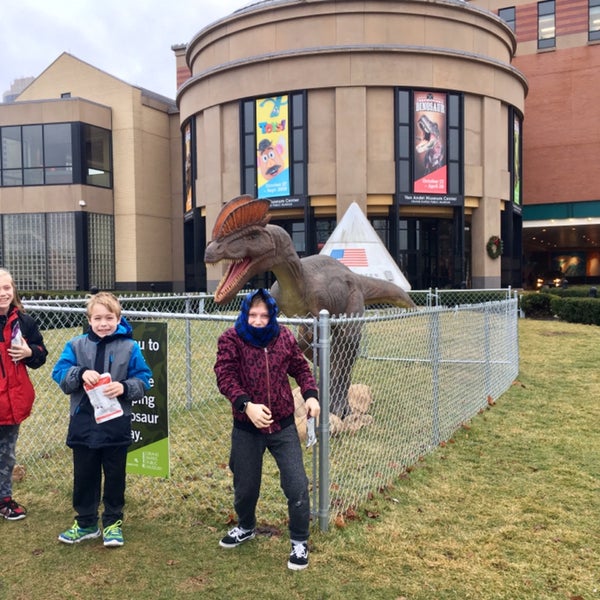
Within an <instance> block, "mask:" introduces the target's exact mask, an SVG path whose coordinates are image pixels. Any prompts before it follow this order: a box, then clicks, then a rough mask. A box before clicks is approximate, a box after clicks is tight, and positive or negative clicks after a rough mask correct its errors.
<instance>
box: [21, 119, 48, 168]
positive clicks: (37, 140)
mask: <svg viewBox="0 0 600 600" xmlns="http://www.w3.org/2000/svg"><path fill="white" fill-rule="evenodd" d="M23 166H24V167H25V168H27V167H43V166H44V154H43V147H42V126H41V125H25V126H23Z"/></svg>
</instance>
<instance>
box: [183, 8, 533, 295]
mask: <svg viewBox="0 0 600 600" xmlns="http://www.w3.org/2000/svg"><path fill="white" fill-rule="evenodd" d="M515 52H516V39H515V36H514V33H513V31H512V29H511V28H510V26H509V25H508V24H507V23H506V22H505V21H504V20H503V19H501V18H499V17H498V16H497V15H496V14H494V13H492V12H491V11H488V10H484V9H481V8H479V7H476V6H474V5H473V4H468V3H465V2H462V1H459V0H436V1H428V2H424V1H422V0H404V1H394V2H391V1H382V0H373V1H368V0H367V1H361V2H356V1H352V0H346V1H343V0H342V1H339V0H337V1H332V0H321V1H316V2H301V1H298V0H288V1H285V0H264V1H262V2H255V3H252V4H250V5H248V6H246V7H245V8H241V9H240V10H237V11H235V12H234V13H233V14H231V15H230V16H228V17H226V18H224V19H221V20H219V21H217V22H215V23H213V24H211V25H209V26H208V27H205V28H204V29H202V30H201V31H199V32H198V34H197V35H196V36H194V37H193V39H192V40H190V42H189V43H188V44H186V45H185V47H181V48H179V52H177V50H176V55H177V58H178V76H179V83H180V84H181V85H180V87H179V89H178V92H177V98H176V100H177V105H178V107H179V110H180V119H181V123H182V134H183V138H184V164H185V165H186V169H185V181H184V196H185V197H184V203H185V206H184V213H185V216H184V239H185V248H186V252H185V255H186V273H188V274H192V273H193V275H191V276H192V277H193V278H194V279H195V281H196V282H197V285H198V286H199V287H201V286H202V283H203V281H204V279H205V278H206V285H207V289H208V290H209V291H210V290H214V289H215V287H216V284H217V282H218V280H219V279H220V277H221V273H222V271H221V268H220V267H219V266H216V267H215V266H211V267H209V268H208V270H207V272H206V275H205V272H204V269H205V265H204V264H203V261H202V254H203V249H204V247H205V245H206V243H207V242H208V241H209V240H210V235H211V234H210V232H211V231H212V227H213V224H214V222H215V219H216V217H217V215H218V213H219V211H220V209H221V207H222V205H223V203H224V202H226V201H227V200H229V199H231V198H233V197H235V196H237V195H240V194H249V195H251V196H253V197H257V198H268V199H269V200H270V201H271V222H272V223H275V224H277V225H280V226H281V227H283V228H284V229H285V230H286V231H287V232H288V233H289V234H290V236H291V238H292V240H293V241H294V244H295V247H296V250H297V251H298V254H299V255H300V256H304V255H309V254H314V253H317V252H319V250H320V248H321V247H322V245H323V244H324V242H325V241H326V240H327V238H328V236H329V235H330V234H331V232H332V231H333V229H334V228H335V225H336V223H337V222H338V221H339V220H340V219H341V217H342V216H343V215H344V213H345V211H346V209H347V208H348V207H349V206H350V205H351V204H352V203H353V202H356V203H357V204H358V205H359V206H360V207H361V209H362V210H363V211H364V212H365V214H366V215H367V217H368V219H369V221H370V222H371V224H372V225H373V227H374V228H375V230H376V231H377V232H378V234H379V235H380V237H381V238H382V240H383V241H384V243H385V245H386V246H387V248H388V249H389V251H390V253H391V255H392V256H393V257H394V259H395V260H396V262H397V263H398V265H399V267H400V269H401V270H402V271H403V273H404V274H405V276H406V277H407V279H408V281H409V282H410V284H411V286H412V288H413V289H424V288H428V287H460V286H466V287H473V288H498V287H501V286H503V287H505V286H509V285H510V286H520V284H521V277H522V246H521V235H522V187H521V165H522V155H521V154H522V130H523V117H524V105H525V97H526V95H527V81H526V78H525V77H524V75H523V74H522V73H521V72H520V71H519V70H518V69H516V68H515V67H514V66H513V65H512V64H511V63H512V60H513V57H514V55H515ZM490 250H491V251H490ZM269 283H270V282H269V281H266V282H265V284H267V285H268V284H269Z"/></svg>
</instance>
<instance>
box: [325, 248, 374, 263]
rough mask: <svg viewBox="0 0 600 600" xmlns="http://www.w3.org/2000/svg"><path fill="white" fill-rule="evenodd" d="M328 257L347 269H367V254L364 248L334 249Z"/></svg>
mask: <svg viewBox="0 0 600 600" xmlns="http://www.w3.org/2000/svg"><path fill="white" fill-rule="evenodd" d="M330 256H331V257H332V258H335V259H337V260H339V261H340V262H341V263H342V264H344V265H346V266H347V267H368V266H369V261H368V260H367V253H366V252H365V249H364V248H346V249H345V250H341V249H334V250H332V251H331V254H330Z"/></svg>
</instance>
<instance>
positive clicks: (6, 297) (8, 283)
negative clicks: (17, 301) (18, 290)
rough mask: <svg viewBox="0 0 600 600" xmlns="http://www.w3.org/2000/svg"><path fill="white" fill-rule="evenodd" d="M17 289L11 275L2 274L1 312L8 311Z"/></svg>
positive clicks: (0, 286) (0, 276) (0, 287)
mask: <svg viewBox="0 0 600 600" xmlns="http://www.w3.org/2000/svg"><path fill="white" fill-rule="evenodd" d="M14 297H15V290H14V288H13V281H12V278H11V277H10V275H5V274H3V275H0V314H1V315H5V314H6V313H8V309H9V308H10V304H11V302H12V301H13V300H14Z"/></svg>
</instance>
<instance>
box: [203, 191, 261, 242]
mask: <svg viewBox="0 0 600 600" xmlns="http://www.w3.org/2000/svg"><path fill="white" fill-rule="evenodd" d="M270 206H271V203H270V202H269V201H268V200H257V199H254V198H252V196H247V195H245V196H237V197H236V198H234V199H233V200H230V201H229V202H227V203H226V204H224V205H223V208H222V209H221V212H220V213H219V216H218V217H217V221H216V222H215V226H214V227H213V232H212V239H213V240H221V239H223V238H224V237H226V236H228V235H229V234H231V233H233V232H234V231H239V230H240V229H243V228H245V227H249V226H250V225H262V226H264V225H266V224H267V223H268V222H269V219H270V217H269V215H268V214H267V212H268V211H269V207H270Z"/></svg>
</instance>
